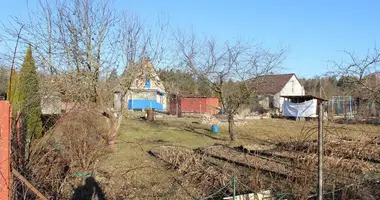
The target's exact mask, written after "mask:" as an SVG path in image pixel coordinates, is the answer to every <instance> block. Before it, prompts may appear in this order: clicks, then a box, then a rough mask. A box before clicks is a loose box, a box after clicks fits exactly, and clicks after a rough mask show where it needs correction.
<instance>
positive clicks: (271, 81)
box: [252, 73, 295, 95]
mask: <svg viewBox="0 0 380 200" xmlns="http://www.w3.org/2000/svg"><path fill="white" fill-rule="evenodd" d="M292 76H295V74H294V73H292V74H273V75H272V74H271V75H265V76H259V77H257V78H255V79H254V80H253V82H252V87H253V89H254V90H256V92H257V93H258V94H270V95H274V94H277V93H279V92H280V91H281V90H282V88H284V86H285V85H286V83H287V82H288V81H289V80H290V78H292Z"/></svg>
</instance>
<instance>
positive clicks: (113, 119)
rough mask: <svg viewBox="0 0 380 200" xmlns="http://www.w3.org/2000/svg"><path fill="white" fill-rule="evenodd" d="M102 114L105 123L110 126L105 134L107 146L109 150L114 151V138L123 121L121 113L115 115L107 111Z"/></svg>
mask: <svg viewBox="0 0 380 200" xmlns="http://www.w3.org/2000/svg"><path fill="white" fill-rule="evenodd" d="M102 114H103V116H105V117H106V119H107V121H108V122H109V124H110V126H109V130H108V134H107V144H108V147H109V149H111V150H113V151H114V150H116V137H117V132H118V130H119V127H120V125H121V122H122V119H123V115H122V113H118V114H116V115H115V113H112V112H107V111H106V112H103V113H102Z"/></svg>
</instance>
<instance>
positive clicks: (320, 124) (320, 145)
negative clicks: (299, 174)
mask: <svg viewBox="0 0 380 200" xmlns="http://www.w3.org/2000/svg"><path fill="white" fill-rule="evenodd" d="M318 106H319V115H318V187H317V194H318V200H322V198H323V176H322V175H323V103H322V102H321V103H320V104H319V105H318Z"/></svg>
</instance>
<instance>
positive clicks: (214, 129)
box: [211, 124, 219, 133]
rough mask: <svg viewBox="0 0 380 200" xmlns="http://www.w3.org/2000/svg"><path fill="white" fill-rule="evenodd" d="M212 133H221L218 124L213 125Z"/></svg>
mask: <svg viewBox="0 0 380 200" xmlns="http://www.w3.org/2000/svg"><path fill="white" fill-rule="evenodd" d="M211 132H212V133H217V132H219V126H218V125H217V124H213V125H212V126H211Z"/></svg>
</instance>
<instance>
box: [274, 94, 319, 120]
mask: <svg viewBox="0 0 380 200" xmlns="http://www.w3.org/2000/svg"><path fill="white" fill-rule="evenodd" d="M281 97H283V98H284V103H283V105H282V114H283V116H285V117H295V118H300V117H304V118H315V117H318V113H319V112H318V111H319V110H318V105H319V104H321V103H322V102H324V101H326V100H325V99H322V98H320V97H316V96H313V95H299V96H281Z"/></svg>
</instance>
